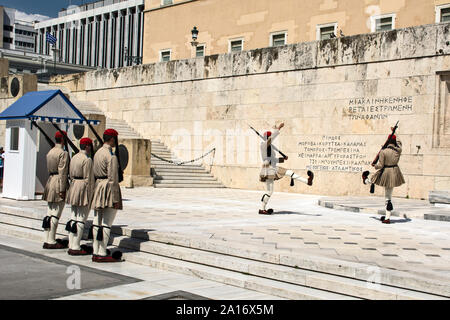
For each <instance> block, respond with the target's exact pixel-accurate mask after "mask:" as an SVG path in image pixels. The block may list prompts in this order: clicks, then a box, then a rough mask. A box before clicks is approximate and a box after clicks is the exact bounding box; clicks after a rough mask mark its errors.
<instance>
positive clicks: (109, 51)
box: [105, 14, 113, 68]
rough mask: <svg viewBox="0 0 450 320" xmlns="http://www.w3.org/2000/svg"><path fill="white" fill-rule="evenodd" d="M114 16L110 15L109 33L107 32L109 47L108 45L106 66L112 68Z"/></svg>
mask: <svg viewBox="0 0 450 320" xmlns="http://www.w3.org/2000/svg"><path fill="white" fill-rule="evenodd" d="M112 19H113V16H112V14H110V16H109V20H108V33H107V42H108V47H107V52H106V64H105V67H107V68H111V67H112V66H111V46H112V24H113V23H112V21H113V20H112Z"/></svg>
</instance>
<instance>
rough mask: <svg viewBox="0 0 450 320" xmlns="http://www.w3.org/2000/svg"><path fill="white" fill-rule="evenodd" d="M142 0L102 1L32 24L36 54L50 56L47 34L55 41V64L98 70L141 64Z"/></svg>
mask: <svg viewBox="0 0 450 320" xmlns="http://www.w3.org/2000/svg"><path fill="white" fill-rule="evenodd" d="M143 22H144V0H104V1H97V2H93V3H88V4H84V5H81V6H71V7H69V8H68V9H67V10H63V11H61V12H60V13H59V16H58V18H54V19H50V20H46V21H43V22H40V23H37V24H35V28H36V31H37V32H38V35H37V41H36V42H37V45H36V52H37V53H39V54H45V55H53V50H52V45H51V44H50V43H48V42H47V41H46V33H47V32H48V33H51V34H52V35H53V36H54V37H56V38H57V43H56V49H57V50H56V56H57V60H59V61H61V62H64V63H70V64H78V65H84V66H92V67H98V68H117V67H123V66H131V65H134V64H140V63H141V61H142V59H141V57H142V49H143V46H142V42H143V28H144V23H143Z"/></svg>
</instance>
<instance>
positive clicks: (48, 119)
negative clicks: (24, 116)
mask: <svg viewBox="0 0 450 320" xmlns="http://www.w3.org/2000/svg"><path fill="white" fill-rule="evenodd" d="M29 119H30V120H34V121H36V122H37V121H42V122H53V123H68V124H86V121H84V120H82V119H70V118H58V117H44V116H31V117H29ZM87 123H89V124H92V125H94V126H96V125H99V124H100V120H87Z"/></svg>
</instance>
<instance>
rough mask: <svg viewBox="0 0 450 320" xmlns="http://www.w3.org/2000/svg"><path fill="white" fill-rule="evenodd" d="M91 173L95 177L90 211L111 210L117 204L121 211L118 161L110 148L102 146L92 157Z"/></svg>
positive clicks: (105, 145)
mask: <svg viewBox="0 0 450 320" xmlns="http://www.w3.org/2000/svg"><path fill="white" fill-rule="evenodd" d="M93 172H94V177H95V188H94V197H93V199H92V204H91V208H92V209H94V210H95V209H104V208H113V207H114V203H119V209H122V194H121V192H120V186H119V161H118V159H117V157H116V156H115V155H114V154H113V153H112V148H111V147H110V146H108V145H107V144H104V145H103V147H101V148H100V149H99V150H98V151H97V152H96V153H95V156H94V165H93Z"/></svg>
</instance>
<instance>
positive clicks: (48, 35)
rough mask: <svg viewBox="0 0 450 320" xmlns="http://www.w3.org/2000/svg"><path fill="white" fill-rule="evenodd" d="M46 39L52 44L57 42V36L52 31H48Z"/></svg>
mask: <svg viewBox="0 0 450 320" xmlns="http://www.w3.org/2000/svg"><path fill="white" fill-rule="evenodd" d="M46 40H47V42H49V43H51V44H53V45H54V44H56V40H57V39H56V37H54V36H53V35H52V34H51V33H49V32H47V33H46Z"/></svg>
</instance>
